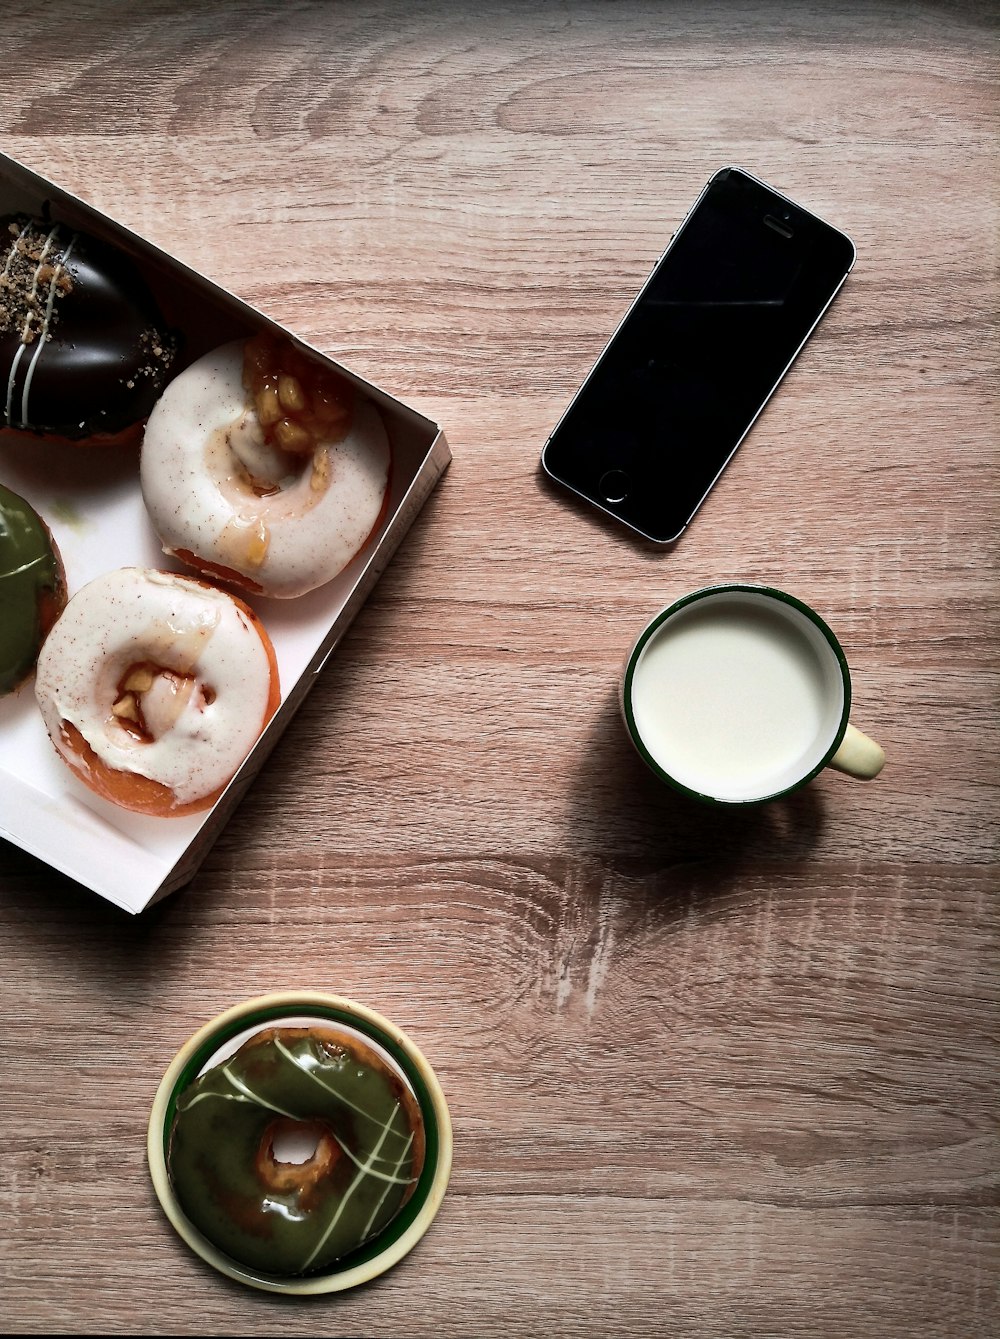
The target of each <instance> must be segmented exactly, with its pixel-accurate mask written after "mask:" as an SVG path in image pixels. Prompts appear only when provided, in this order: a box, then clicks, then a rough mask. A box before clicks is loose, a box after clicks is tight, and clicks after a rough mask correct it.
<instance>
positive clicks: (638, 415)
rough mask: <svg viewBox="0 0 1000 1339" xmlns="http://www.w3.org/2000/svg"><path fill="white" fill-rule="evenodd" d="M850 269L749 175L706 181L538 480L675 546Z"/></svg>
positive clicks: (826, 227) (820, 231)
mask: <svg viewBox="0 0 1000 1339" xmlns="http://www.w3.org/2000/svg"><path fill="white" fill-rule="evenodd" d="M854 257H855V250H854V243H853V242H852V241H851V239H850V238H849V237H848V236H847V235H846V233H843V232H840V231H839V230H838V229H837V228H834V227H832V226H831V225H830V224H829V223H826V222H824V220H823V219H821V218H818V217H817V216H816V215H815V214H811V213H810V212H809V211H808V210H806V209H803V208H802V206H801V205H797V204H795V203H793V202H792V201H791V200H789V199H788V198H787V197H786V196H783V195H781V194H779V193H778V192H777V191H775V190H773V189H772V188H771V187H770V186H767V185H765V183H764V182H762V181H759V180H758V179H757V178H756V177H754V176H751V174H750V173H749V172H745V171H744V170H743V169H742V168H738V167H724V168H722V170H721V171H719V172H716V174H715V175H714V176H713V177H712V179H711V180H710V181H709V183H708V184H707V186H706V187H705V189H704V190H703V191H702V193H701V195H700V196H699V197H698V199H697V200H696V201H695V203H694V205H693V206H692V207H691V209H690V210H689V211H688V213H687V216H686V217H685V219H684V221H683V223H682V224H681V226H680V227H679V228H678V229H677V232H676V233H675V234H674V236H673V237H672V239H671V241H670V244H669V245H668V247H667V249H666V251H664V253H663V255H662V256H661V257H660V259H659V261H658V263H657V265H656V267H655V268H654V270H653V272H652V274H651V275H650V276H649V278H648V279H647V281H646V283H645V285H644V286H643V288H642V291H641V292H640V293H639V295H638V297H637V298H636V299H635V301H634V302H633V303H632V306H631V307H630V308H629V310H628V311H627V312H626V314H625V317H624V319H623V321H622V322H621V324H620V325H619V327H618V329H617V330H616V331H615V333H614V334H613V335H612V337H611V340H610V341H609V343H608V345H607V347H606V348H605V350H604V352H603V353H602V354H601V356H600V358H599V359H598V361H597V363H596V364H595V366H594V368H593V370H592V371H591V372H590V374H589V376H588V377H587V379H586V381H585V382H584V383H583V385H582V386H581V387H580V389H579V391H578V392H577V394H576V396H575V397H574V399H573V401H572V402H571V404H570V405H569V407H568V408H567V409H566V411H565V413H564V414H563V416H562V417H561V418H560V420H559V422H558V423H557V424H556V426H555V428H554V429H553V430H552V434H551V436H550V437H549V439H548V441H547V442H546V443H545V446H544V448H543V451H542V465H543V467H544V469H545V471H546V473H547V474H548V475H549V476H550V477H551V478H552V479H554V480H555V481H556V482H557V483H559V484H563V485H565V486H566V487H567V488H569V489H572V491H573V492H574V493H577V494H579V495H580V496H581V497H582V498H585V499H586V500H587V501H588V502H592V503H593V504H594V505H595V506H597V507H599V508H600V509H601V510H602V511H605V512H607V513H609V514H610V515H611V516H614V517H616V518H617V519H618V520H619V521H623V522H624V523H625V524H626V525H628V526H631V528H632V529H633V530H637V531H638V532H639V534H641V535H643V536H645V537H646V538H647V539H651V540H654V541H656V542H657V543H661V544H668V543H672V542H673V541H674V540H676V539H678V538H679V536H680V535H681V533H682V532H683V531H684V529H685V528H686V526H687V525H688V523H689V522H690V521H691V518H692V517H693V516H694V514H695V512H696V511H697V510H698V508H699V507H700V506H701V504H702V503H703V502H704V500H705V498H706V497H707V495H708V493H709V491H710V490H711V488H712V486H713V484H714V483H715V482H716V480H717V479H718V478H719V475H720V474H721V473H722V471H723V470H724V469H725V467H726V465H727V464H728V462H729V461H730V459H731V458H732V456H733V453H734V452H735V451H736V448H737V447H738V446H739V444H740V443H741V442H742V440H743V438H744V437H745V436H746V435H747V433H748V432H749V430H750V428H751V426H752V425H753V422H754V420H755V419H756V418H757V415H758V414H759V413H760V411H761V410H762V409H763V408H764V405H765V404H766V403H767V401H768V400H769V399H770V397H771V396H772V395H773V393H774V391H775V389H776V388H777V386H778V384H779V383H780V381H781V379H782V377H783V376H784V375H785V373H786V372H787V371H788V369H789V367H791V365H792V363H793V362H794V361H795V358H796V356H797V354H798V353H799V351H800V350H801V348H802V346H803V345H804V344H805V342H806V340H807V339H808V338H809V336H810V334H811V333H812V331H813V330H814V329H815V327H816V324H817V322H818V321H819V319H820V317H821V316H822V315H823V313H824V312H825V311H826V309H827V307H829V305H830V303H831V302H832V301H833V299H834V297H835V296H836V294H837V291H838V290H839V289H840V287H841V285H842V284H843V282H844V280H845V279H846V278H847V276H848V274H849V273H850V271H851V268H852V267H853V265H854Z"/></svg>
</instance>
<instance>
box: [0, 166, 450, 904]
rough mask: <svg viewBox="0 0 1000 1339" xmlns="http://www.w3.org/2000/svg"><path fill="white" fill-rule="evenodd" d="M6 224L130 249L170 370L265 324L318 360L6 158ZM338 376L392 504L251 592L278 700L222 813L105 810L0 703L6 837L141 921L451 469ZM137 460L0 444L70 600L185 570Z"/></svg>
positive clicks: (0, 195)
mask: <svg viewBox="0 0 1000 1339" xmlns="http://www.w3.org/2000/svg"><path fill="white" fill-rule="evenodd" d="M10 214H27V215H32V216H35V217H42V218H45V219H46V220H49V219H51V221H52V222H53V223H55V222H59V223H65V224H66V225H68V227H70V228H71V229H74V230H77V231H79V232H80V233H84V234H87V235H89V236H91V237H95V238H97V239H98V240H100V241H103V242H105V243H110V244H112V245H114V246H115V247H118V248H121V249H122V250H123V251H124V252H125V254H126V255H127V256H129V257H130V258H131V260H132V261H133V263H135V264H136V265H137V266H138V268H139V269H140V271H141V273H142V276H143V278H144V279H145V281H146V283H147V284H148V286H149V288H150V289H151V290H152V292H153V295H154V297H155V298H156V300H157V302H158V304H159V306H160V308H161V310H162V312H163V315H164V317H165V320H166V323H167V325H168V326H169V327H170V328H171V329H172V330H173V331H175V332H177V334H178V336H179V341H180V345H179V353H178V357H177V361H176V363H175V365H174V368H173V369H172V375H173V374H176V373H178V372H180V371H181V370H182V369H183V368H184V367H186V366H187V365H189V364H190V363H192V362H194V361H195V360H196V359H197V358H198V357H200V356H201V355H202V354H203V353H206V352H208V351H209V350H211V349H214V348H215V347H217V346H218V345H220V344H223V343H225V342H227V341H229V340H233V339H237V338H241V337H246V336H249V335H252V334H254V333H257V332H259V331H260V330H262V329H269V330H271V331H273V332H275V333H277V334H279V335H281V336H284V337H289V338H291V339H292V340H293V342H295V343H296V344H298V345H300V347H302V348H304V349H309V346H308V345H305V344H304V343H303V341H301V340H298V339H297V338H296V337H295V336H294V335H292V334H291V332H289V331H286V330H282V329H281V328H280V327H278V326H276V325H275V324H274V323H273V322H271V321H269V320H268V319H267V318H266V317H264V316H263V315H262V314H261V313H259V312H257V311H256V310H254V309H253V308H252V307H250V306H249V305H247V304H246V303H245V302H242V301H241V300H240V299H239V298H236V297H234V296H233V295H232V294H230V293H227V292H226V291H225V290H223V289H221V288H219V287H218V286H217V285H216V284H213V283H211V282H210V281H209V280H207V279H205V278H204V277H202V276H201V275H199V274H197V273H195V272H194V271H193V270H191V269H189V268H188V267H187V266H185V265H182V264H181V263H180V262H178V261H176V260H174V259H172V258H171V257H170V256H169V255H167V254H166V253H165V252H163V251H161V250H160V249H159V248H157V247H155V246H152V245H151V244H149V243H148V242H145V241H143V240H142V239H141V238H139V237H137V236H136V235H135V234H133V233H131V232H129V231H128V230H127V229H126V228H124V227H122V226H121V225H119V224H117V223H115V222H114V221H112V220H111V219H109V218H107V217H106V216H104V215H103V214H101V213H99V212H98V211H97V210H95V209H93V208H91V207H90V206H88V205H86V204H85V203H84V202H82V201H81V200H79V199H77V198H76V197H74V196H72V195H70V194H68V193H67V192H65V191H62V190H60V189H59V188H58V187H57V186H54V185H52V184H51V183H50V182H48V181H46V180H45V179H43V178H42V177H39V176H38V175H37V174H35V173H34V172H31V171H29V170H28V169H27V168H25V167H23V166H21V165H20V164H19V163H16V162H15V161H13V160H12V159H10V158H8V157H6V156H5V155H2V154H0V216H4V215H10ZM309 351H310V352H311V353H312V354H314V355H315V354H316V353H317V351H316V350H311V349H309ZM319 356H321V357H322V355H319ZM326 361H327V362H328V363H330V360H329V359H327V360H326ZM330 365H331V366H333V367H335V368H336V369H337V371H339V372H340V373H341V374H342V375H344V376H346V377H347V378H348V380H350V381H351V382H352V383H353V384H354V385H355V387H356V388H357V393H358V394H361V395H367V396H369V397H370V398H371V399H372V400H373V401H374V402H375V403H376V405H377V406H378V409H379V411H380V413H381V415H382V419H383V421H384V423H385V427H386V430H387V433H388V437H389V441H390V444H391V450H392V466H391V472H390V484H389V498H388V505H387V507H386V508H385V510H384V511H383V515H382V518H381V520H380V522H379V524H378V526H377V528H376V531H375V533H374V535H373V536H372V537H371V538H370V539H369V540H368V542H367V543H366V545H365V546H364V548H363V549H362V550H361V552H360V553H359V554H358V555H356V556H355V558H354V559H353V560H352V561H351V562H350V563H349V565H348V566H347V567H346V568H345V569H344V570H343V571H342V572H341V573H340V575H339V576H337V577H336V578H335V579H334V580H333V581H331V582H328V583H327V584H326V585H324V586H321V587H319V588H318V589H316V590H313V591H311V592H309V593H308V594H305V595H301V596H298V597H297V598H293V599H280V600H279V599H263V598H255V597H244V598H246V599H247V602H248V603H249V604H250V605H251V606H252V607H253V608H254V610H255V612H256V613H257V615H258V617H259V618H260V619H261V621H262V622H263V624H264V626H265V628H266V629H267V631H268V633H269V634H270V637H271V640H272V642H273V644H274V648H275V652H276V655H277V661H278V670H279V674H280V680H281V705H280V707H279V708H278V711H277V713H276V714H275V715H274V717H273V718H272V719H271V721H270V723H269V725H268V726H267V728H266V729H265V731H264V733H263V734H262V735H261V737H260V739H259V741H258V743H257V745H256V747H255V748H254V749H253V751H252V752H251V753H250V755H249V757H248V758H247V760H246V761H245V762H244V763H243V765H242V767H241V768H240V769H239V771H238V772H237V773H236V775H235V777H234V778H233V780H232V781H231V783H230V784H229V786H228V787H227V789H226V791H225V793H224V794H223V795H222V797H221V799H219V800H218V802H217V803H216V804H215V806H214V807H213V808H212V809H210V810H207V811H205V812H203V813H200V814H195V815H193V816H190V817H186V818H152V817H146V816H144V815H141V814H136V813H132V812H129V811H128V810H126V809H122V808H119V807H118V806H116V805H113V804H111V803H109V802H107V801H105V800H103V799H101V798H100V797H99V796H97V795H95V794H94V793H92V792H91V791H90V790H89V789H88V788H87V787H86V786H84V785H83V784H82V783H81V782H79V781H78V780H77V779H76V777H75V776H74V775H73V773H72V772H71V771H70V769H69V768H68V767H66V766H65V764H64V763H63V762H62V760H61V759H60V758H59V757H58V756H57V754H56V751H55V749H54V748H53V746H52V744H51V742H50V741H49V738H48V736H47V734H46V731H45V727H44V725H43V723H42V719H41V715H40V712H39V710H38V707H37V704H36V702H35V696H34V690H33V680H32V679H31V678H29V679H28V681H27V682H26V683H24V684H23V685H21V687H20V688H19V689H17V690H16V691H15V692H13V693H10V694H8V695H7V696H5V697H0V838H5V839H6V840H7V841H9V842H13V843H14V844H15V845H16V846H20V847H22V848H23V849H24V850H26V851H29V852H31V853H32V854H33V855H36V856H38V857H40V858H41V859H42V860H44V861H45V862H47V863H48V864H49V865H51V866H53V867H54V868H55V869H58V870H61V871H62V872H63V873H65V874H68V875H70V876H71V877H72V878H74V879H76V880H78V881H79V882H80V883H82V884H84V885H86V886H87V887H88V888H91V889H93V890H94V891H95V892H97V893H99V894H100V895H101V896H102V897H105V898H107V899H108V900H109V901H111V902H114V903H116V904H117V905H118V906H120V907H123V908H124V909H125V910H127V911H130V912H133V913H134V912H139V911H141V910H142V909H143V908H144V907H146V906H148V905H149V904H150V903H151V902H153V901H155V900H156V899H157V898H160V897H162V896H164V895H165V894H167V893H169V892H172V891H173V890H174V889H176V888H178V887H180V886H181V885H182V884H184V883H186V882H187V881H188V880H189V879H190V878H191V877H192V876H193V875H194V873H195V871H196V870H197V868H198V866H199V864H200V863H201V861H202V860H203V858H204V856H205V854H206V853H207V851H208V849H209V847H210V846H211V844H212V842H213V841H214V840H215V838H216V837H217V836H218V834H219V832H220V830H221V829H222V827H223V825H224V824H225V822H226V821H227V819H228V818H229V816H230V814H231V813H232V811H233V809H234V808H235V806H236V804H237V803H238V802H239V799H240V797H241V795H242V794H243V792H244V791H245V790H246V788H247V786H248V785H249V783H250V782H251V781H252V779H253V778H254V776H255V775H256V774H257V773H258V771H259V770H260V768H261V766H262V764H263V763H264V761H265V759H266V757H267V755H268V753H269V752H270V750H271V748H272V747H273V745H274V743H275V742H276V740H277V739H278V737H279V735H280V734H281V732H282V730H284V728H285V726H286V725H287V724H288V722H289V721H290V720H291V717H292V715H293V714H294V712H295V711H296V710H297V709H298V707H299V705H300V703H301V702H302V700H303V698H304V697H305V695H306V693H307V692H308V691H309V688H310V687H311V685H312V683H313V682H314V680H315V676H316V675H317V674H318V673H319V672H320V670H321V669H322V668H323V665H324V664H325V663H326V660H327V658H328V657H329V655H330V654H331V652H332V651H333V649H334V648H335V647H336V645H337V642H338V641H339V640H340V638H341V636H342V635H343V633H344V631H345V629H346V628H347V627H348V625H349V624H350V622H351V620H352V618H353V617H354V616H355V614H356V613H357V612H358V610H359V608H360V607H361V604H362V603H363V602H364V600H365V599H366V597H367V596H368V594H369V592H370V591H371V589H372V587H373V586H374V584H375V582H376V581H377V580H378V577H379V575H380V574H381V573H382V572H383V571H384V569H385V567H386V565H387V563H388V561H389V559H390V558H391V556H392V554H393V552H394V550H395V549H396V547H397V546H398V544H399V542H400V540H401V539H402V537H403V535H404V534H405V533H406V531H407V530H408V529H409V527H410V525H411V524H412V523H413V521H414V518H415V517H416V515H417V513H418V512H419V510H420V508H421V506H422V505H423V503H424V502H425V501H426V499H427V497H428V495H429V494H430V492H431V490H432V489H433V487H434V485H435V484H436V482H437V481H438V479H439V478H440V476H441V475H442V473H443V472H444V470H445V469H446V468H447V465H448V462H449V460H450V458H451V456H450V452H449V450H448V446H447V443H446V441H445V438H444V434H443V433H442V431H441V430H440V428H439V427H438V426H437V425H436V424H435V423H433V422H431V421H430V420H429V419H427V418H425V417H424V416H423V415H422V414H419V413H417V412H416V411H415V410H413V409H410V408H409V407H407V406H406V405H404V404H401V403H400V402H399V401H398V400H395V399H393V398H392V397H391V396H390V395H387V394H386V393H385V392H384V391H382V390H380V389H378V388H377V387H375V386H373V385H371V384H370V383H368V382H366V381H364V380H362V379H361V378H359V377H357V376H355V375H353V374H352V373H351V372H350V371H349V369H346V368H344V367H342V366H341V365H340V364H336V363H330ZM138 456H139V453H138V449H137V448H130V447H126V448H116V447H100V446H92V447H88V446H65V445H58V444H54V443H51V442H47V441H46V440H45V439H44V438H42V437H38V436H36V435H34V434H29V433H25V434H18V435H16V436H15V435H12V434H9V433H7V434H4V436H3V437H2V438H0V483H3V484H5V485H6V486H7V487H8V488H10V489H12V490H13V491H14V492H15V493H18V494H20V495H21V496H22V497H24V498H25V499H26V500H27V501H28V502H29V503H30V504H31V505H32V507H34V508H35V510H36V511H37V512H38V513H39V514H40V515H41V516H42V518H43V520H44V521H45V522H46V524H47V525H48V526H49V528H50V529H51V531H52V534H53V537H54V539H55V541H56V543H57V545H58V547H59V550H60V552H61V554H62V558H63V562H64V564H65V569H66V580H67V585H68V588H69V594H70V596H72V595H73V594H75V592H76V591H78V590H79V589H80V588H81V587H82V586H83V585H85V584H86V583H87V582H88V581H90V580H91V579H92V578H94V577H95V576H98V575H99V574H100V573H102V572H105V571H108V570H110V569H113V568H118V567H127V566H143V567H158V568H166V569H173V570H177V571H179V572H181V571H185V570H186V569H185V568H184V567H183V566H182V565H181V564H179V563H176V562H174V561H173V560H171V559H168V558H167V557H166V556H165V555H164V553H163V551H162V548H161V545H160V542H159V540H158V538H157V536H156V534H155V533H154V531H153V529H152V526H151V524H150V522H149V519H148V517H147V515H146V511H145V508H144V505H143V500H142V495H141V493H140V489H139V477H138V471H139V461H138ZM2 858H3V856H2V847H0V859H2Z"/></svg>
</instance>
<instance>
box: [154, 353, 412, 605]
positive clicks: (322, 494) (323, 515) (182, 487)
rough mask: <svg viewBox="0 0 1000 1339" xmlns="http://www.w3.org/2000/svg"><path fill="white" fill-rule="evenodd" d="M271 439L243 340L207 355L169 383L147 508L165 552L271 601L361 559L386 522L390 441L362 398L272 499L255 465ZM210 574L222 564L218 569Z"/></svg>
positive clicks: (158, 413) (161, 404) (160, 410)
mask: <svg viewBox="0 0 1000 1339" xmlns="http://www.w3.org/2000/svg"><path fill="white" fill-rule="evenodd" d="M254 432H256V433H257V434H259V433H260V428H259V424H258V423H257V420H256V415H255V414H254V413H253V410H252V409H250V408H249V407H248V396H247V392H246V390H245V389H244V386H243V341H242V340H237V341H235V342H234V343H232V344H226V345H224V346H223V347H222V348H220V349H215V350H214V351H213V352H212V353H209V354H206V355H205V356H204V357H203V358H200V359H199V360H198V361H197V362H196V363H194V364H192V366H191V367H189V368H187V369H186V371H184V372H182V373H181V375H180V376H179V377H176V378H175V379H174V380H173V381H172V382H171V383H170V385H169V386H167V388H166V390H165V391H164V393H163V395H162V396H161V397H160V399H159V401H158V403H157V404H156V406H155V408H154V409H153V412H152V414H151V415H150V418H149V422H148V423H147V425H146V434H145V438H144V441H143V447H142V461H141V469H140V473H141V481H142V494H143V499H144V501H145V503H146V508H147V510H148V512H149V514H150V517H151V519H152V522H153V525H154V527H155V529H156V532H157V534H158V535H159V536H160V540H161V542H162V544H163V548H164V551H165V552H166V553H171V554H177V553H178V552H180V551H183V550H187V551H190V552H191V553H193V554H195V555H196V556H197V557H198V558H200V559H202V560H204V561H206V562H208V563H211V564H215V565H216V567H224V568H228V569H230V570H231V571H237V572H240V573H242V574H243V576H245V577H246V578H247V579H248V580H250V581H252V582H254V583H256V585H257V586H259V587H260V589H261V590H262V591H263V593H264V594H266V595H278V596H295V595H302V594H304V593H305V592H306V591H308V590H312V589H314V588H315V587H316V586H320V585H322V584H323V583H324V582H327V581H330V580H332V579H333V577H335V576H336V575H337V574H338V572H340V571H342V570H343V568H344V567H346V566H347V564H348V563H349V562H350V561H351V559H352V558H353V557H354V555H355V554H356V553H357V552H358V550H359V549H360V548H361V546H362V545H363V544H364V542H365V540H366V539H367V538H368V535H369V534H370V533H371V530H372V527H373V526H374V524H375V522H376V521H377V520H378V517H379V514H380V512H381V510H382V504H383V501H384V498H385V492H386V487H387V482H388V476H389V458H390V451H389V440H388V437H387V435H386V431H385V426H384V424H383V422H382V418H381V415H380V414H379V412H378V410H377V408H376V407H375V405H374V404H373V403H372V401H371V400H369V399H368V398H367V397H365V396H361V395H359V396H358V399H357V402H356V404H355V407H354V418H353V422H352V424H351V428H350V430H349V431H348V433H347V434H346V435H345V437H344V438H343V439H342V440H341V441H338V442H329V443H324V444H322V445H321V446H320V448H319V450H318V451H317V452H316V454H315V456H314V457H312V458H311V459H307V460H306V461H305V462H304V468H302V469H301V471H300V472H298V473H296V474H294V475H292V476H291V477H290V478H286V479H282V480H281V487H280V488H279V489H278V490H277V491H275V492H273V493H271V494H269V495H268V496H265V497H260V496H257V495H256V494H255V493H254V492H253V490H252V488H251V487H250V485H249V483H248V480H247V476H246V472H245V470H244V468H243V466H242V464H241V463H240V458H239V455H238V454H237V452H236V451H234V450H233V445H232V439H233V437H234V436H235V437H236V438H237V439H239V449H240V455H242V456H243V458H244V459H246V458H247V452H248V450H249V448H250V445H252V443H250V442H249V440H244V439H249V438H251V437H252V435H253V433H254ZM210 570H211V569H210Z"/></svg>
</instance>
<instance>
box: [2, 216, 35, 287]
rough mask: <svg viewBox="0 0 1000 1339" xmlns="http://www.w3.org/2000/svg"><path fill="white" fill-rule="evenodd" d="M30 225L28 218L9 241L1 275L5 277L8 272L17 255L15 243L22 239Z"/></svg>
mask: <svg viewBox="0 0 1000 1339" xmlns="http://www.w3.org/2000/svg"><path fill="white" fill-rule="evenodd" d="M30 227H31V219H28V221H27V223H26V224H25V225H24V227H23V228H22V229H21V231H20V232H19V233H18V234H17V236H16V237H15V239H14V240H13V242H11V244H10V247H9V248H8V250H7V260H6V262H5V263H4V267H3V277H4V278H5V279H6V278H7V276H8V275H9V274H10V267H11V266H12V265H13V264H14V257H15V256H16V255H17V244H18V242H20V241H23V239H24V234H25V233H26V232H27V231H28V229H29V228H30Z"/></svg>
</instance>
